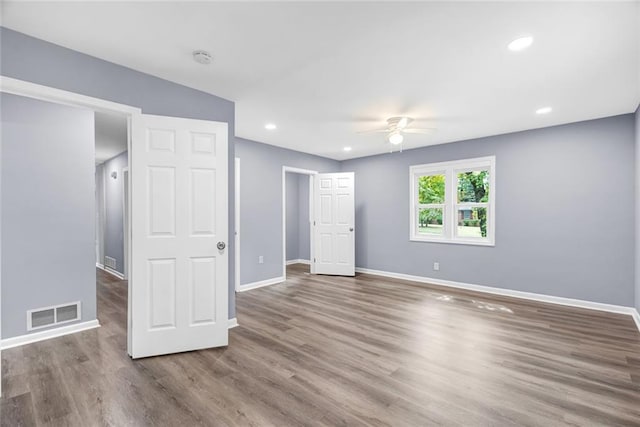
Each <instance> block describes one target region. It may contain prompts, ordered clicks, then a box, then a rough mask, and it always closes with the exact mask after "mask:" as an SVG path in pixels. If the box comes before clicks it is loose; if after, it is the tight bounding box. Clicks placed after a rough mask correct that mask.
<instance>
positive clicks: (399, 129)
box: [358, 116, 435, 151]
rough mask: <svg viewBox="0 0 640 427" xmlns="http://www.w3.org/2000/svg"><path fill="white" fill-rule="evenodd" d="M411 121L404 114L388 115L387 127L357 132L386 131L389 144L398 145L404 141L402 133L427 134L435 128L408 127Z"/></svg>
mask: <svg viewBox="0 0 640 427" xmlns="http://www.w3.org/2000/svg"><path fill="white" fill-rule="evenodd" d="M412 121H413V119H412V118H411V117H406V116H399V117H390V118H388V119H387V127H385V128H379V129H371V130H366V131H362V132H358V133H386V134H387V141H389V143H390V144H391V145H400V144H402V141H404V134H406V133H420V134H428V133H431V132H432V131H434V130H435V128H409V127H408V126H409V124H410V123H411V122H412ZM400 150H401V151H402V147H400Z"/></svg>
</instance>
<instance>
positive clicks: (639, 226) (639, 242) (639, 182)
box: [634, 105, 640, 311]
mask: <svg viewBox="0 0 640 427" xmlns="http://www.w3.org/2000/svg"><path fill="white" fill-rule="evenodd" d="M634 118H635V128H636V129H635V130H636V135H635V138H636V252H635V253H636V265H635V267H636V270H635V271H636V290H635V291H636V309H637V310H638V311H640V105H638V108H637V109H636V113H635V116H634Z"/></svg>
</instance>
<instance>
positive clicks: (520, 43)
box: [507, 36, 533, 52]
mask: <svg viewBox="0 0 640 427" xmlns="http://www.w3.org/2000/svg"><path fill="white" fill-rule="evenodd" d="M532 43H533V37H531V36H525V37H518V38H517V39H515V40H514V41H512V42H511V43H509V44H508V45H507V47H508V48H509V50H511V51H513V52H519V51H521V50H524V49H526V48H528V47H529V46H531V44H532Z"/></svg>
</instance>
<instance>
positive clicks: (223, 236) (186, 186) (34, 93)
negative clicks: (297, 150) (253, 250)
mask: <svg viewBox="0 0 640 427" xmlns="http://www.w3.org/2000/svg"><path fill="white" fill-rule="evenodd" d="M0 80H1V83H2V84H1V90H2V92H6V93H9V94H13V95H18V96H21V97H26V98H34V99H38V100H42V101H47V102H50V103H57V104H64V105H67V106H71V107H80V108H82V109H85V110H91V111H94V112H96V113H107V114H120V115H125V116H126V118H127V135H129V136H128V137H127V144H128V151H129V153H131V156H132V157H131V160H132V161H131V163H130V164H129V165H128V166H127V167H128V168H129V169H128V171H130V175H129V174H128V173H127V174H126V175H127V178H128V179H127V183H126V187H127V189H128V191H127V192H126V193H127V194H128V195H130V198H129V199H130V202H131V203H130V206H127V208H126V209H124V208H121V209H120V212H121V213H122V215H123V217H125V216H126V217H128V219H129V222H128V224H127V227H128V228H129V229H130V230H131V231H132V232H131V233H126V236H125V237H123V243H124V240H125V239H127V240H129V242H127V243H128V244H127V245H126V247H127V248H130V249H131V250H130V251H129V253H128V256H127V257H128V259H129V260H131V262H128V264H127V263H124V260H123V263H122V265H127V269H128V270H131V271H127V273H128V274H130V275H131V280H130V282H129V286H128V298H127V299H128V312H127V314H128V315H127V319H128V333H127V338H128V343H127V344H128V349H127V352H128V353H129V354H130V355H131V356H132V357H134V358H137V357H146V356H152V355H158V354H165V353H173V352H181V351H190V350H196V349H200V348H210V347H217V346H223V345H227V343H228V327H229V320H228V297H227V295H228V254H227V253H228V250H226V244H227V243H228V237H229V236H228V217H227V212H228V194H227V192H228V180H227V177H228V173H227V171H228V162H227V148H228V124H227V123H223V122H213V121H205V120H195V119H185V118H177V117H166V116H152V115H145V114H142V112H141V110H140V109H139V108H135V107H130V106H127V105H122V104H117V103H113V102H109V101H104V100H101V99H97V98H92V97H88V96H84V95H80V94H76V93H72V92H67V91H64V90H59V89H53V88H49V87H46V86H41V85H37V84H34V83H30V82H25V81H20V80H16V79H11V78H6V77H0ZM87 166H88V167H89V168H91V166H92V165H87ZM89 170H90V169H89ZM123 172H124V171H123V169H122V168H120V169H119V170H110V171H107V173H105V175H106V176H104V179H107V180H108V179H113V180H116V179H118V178H120V180H122V179H123V177H124V175H125V173H123ZM88 181H89V180H86V181H85V182H88ZM123 185H124V184H123ZM125 210H128V211H129V212H128V213H125V212H123V211H125ZM89 215H91V216H93V213H92V212H90V213H89ZM91 232H93V231H90V233H91ZM90 233H89V234H88V236H89V244H88V245H86V246H88V247H91V246H92V243H91V237H90ZM134 233H136V234H134ZM132 243H133V244H132ZM123 250H124V247H123ZM91 252H93V251H91ZM85 253H86V252H85ZM96 253H99V250H96ZM87 255H88V259H89V260H92V259H94V258H95V255H94V254H92V253H88V254H87ZM123 258H124V256H123ZM183 282H188V283H189V284H190V286H189V289H183V287H180V286H176V284H177V283H183ZM87 323H89V322H87ZM91 323H95V325H93V326H92V327H96V326H99V325H97V321H96V320H93V321H92V322H91ZM79 326H81V324H79ZM77 330H80V329H74V330H70V329H65V333H71V332H76V331H77ZM171 334H173V335H175V336H169V335H171ZM34 335H35V334H32V335H30V337H31V339H36V337H35V336H34ZM47 337H48V336H47ZM47 337H45V336H44V335H42V338H41V339H46V338H47Z"/></svg>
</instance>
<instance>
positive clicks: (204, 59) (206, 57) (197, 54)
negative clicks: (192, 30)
mask: <svg viewBox="0 0 640 427" xmlns="http://www.w3.org/2000/svg"><path fill="white" fill-rule="evenodd" d="M193 60H194V61H196V62H197V63H198V64H202V65H209V64H211V61H212V60H213V56H211V54H210V53H209V52H207V51H205V50H194V51H193Z"/></svg>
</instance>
